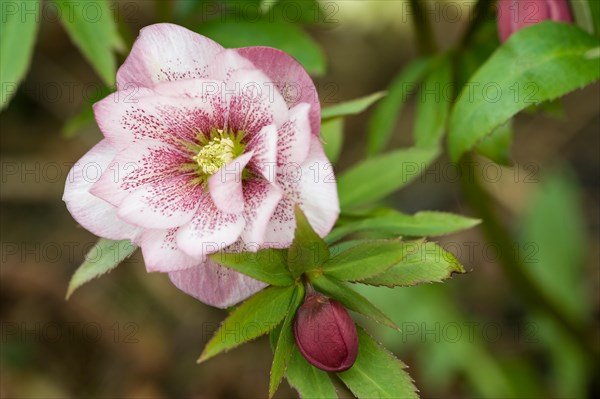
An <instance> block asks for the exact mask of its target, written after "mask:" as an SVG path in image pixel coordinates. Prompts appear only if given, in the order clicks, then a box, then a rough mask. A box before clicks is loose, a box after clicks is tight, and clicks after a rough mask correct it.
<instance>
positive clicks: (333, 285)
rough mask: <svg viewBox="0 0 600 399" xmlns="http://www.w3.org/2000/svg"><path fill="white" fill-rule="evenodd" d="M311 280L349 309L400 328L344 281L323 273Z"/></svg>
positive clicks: (386, 324) (318, 288)
mask: <svg viewBox="0 0 600 399" xmlns="http://www.w3.org/2000/svg"><path fill="white" fill-rule="evenodd" d="M310 281H311V283H312V284H313V285H314V287H315V288H316V289H317V291H321V292H322V293H323V294H325V295H327V296H329V297H331V298H333V299H336V300H338V301H339V302H340V303H341V304H342V305H344V306H345V307H347V308H348V309H350V310H353V311H355V312H357V313H360V314H362V315H365V316H367V317H368V318H370V319H373V320H375V321H376V322H378V323H380V324H383V325H385V326H388V327H391V328H394V329H396V330H399V328H398V326H397V325H396V324H395V323H394V322H393V321H392V320H391V319H390V318H389V317H388V316H387V315H386V314H385V313H383V312H382V311H381V310H379V309H378V308H376V307H375V305H373V304H372V303H371V302H369V301H368V300H367V299H366V298H365V297H363V296H362V295H360V294H359V293H358V292H356V291H354V290H352V289H351V288H350V287H348V286H347V285H345V284H343V283H342V282H340V281H337V280H335V279H333V278H329V277H326V276H323V275H319V276H313V277H312V278H311V280H310Z"/></svg>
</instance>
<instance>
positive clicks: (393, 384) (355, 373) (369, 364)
mask: <svg viewBox="0 0 600 399" xmlns="http://www.w3.org/2000/svg"><path fill="white" fill-rule="evenodd" d="M357 331H358V357H357V358H356V363H354V366H352V367H351V368H350V369H349V370H347V371H344V372H341V373H338V376H339V377H340V379H341V380H342V381H343V382H344V384H346V386H347V387H348V388H349V389H350V390H351V391H352V393H353V394H354V395H355V396H356V397H357V398H359V399H371V398H390V399H397V398H403V399H404V398H406V399H408V398H418V397H419V396H418V395H417V388H416V387H415V386H414V384H413V380H412V378H410V376H409V375H408V373H407V372H406V371H404V369H405V368H406V365H405V364H404V363H402V362H401V361H400V360H398V359H397V358H396V357H395V356H394V355H393V354H392V353H390V352H388V350H387V349H385V348H383V347H382V346H381V345H379V344H378V343H377V342H375V340H374V339H373V338H372V337H371V336H370V335H369V334H367V332H366V331H365V330H363V329H362V328H361V327H358V328H357Z"/></svg>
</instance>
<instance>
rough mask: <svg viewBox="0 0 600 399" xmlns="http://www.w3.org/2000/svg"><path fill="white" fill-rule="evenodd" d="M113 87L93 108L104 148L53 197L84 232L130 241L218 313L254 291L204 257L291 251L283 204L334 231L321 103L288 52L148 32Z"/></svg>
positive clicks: (255, 286)
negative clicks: (267, 249)
mask: <svg viewBox="0 0 600 399" xmlns="http://www.w3.org/2000/svg"><path fill="white" fill-rule="evenodd" d="M117 87H118V89H119V90H118V91H117V92H115V93H113V94H112V95H110V96H108V97H107V98H105V99H103V100H101V101H100V102H98V103H96V104H95V105H94V113H95V117H96V121H97V122H98V125H99V127H100V129H101V130H102V133H103V134H104V139H103V140H102V141H100V142H99V143H98V144H96V146H94V147H93V148H92V149H91V150H90V151H89V152H88V153H87V154H85V155H84V156H83V158H81V159H80V160H79V162H78V163H77V164H75V166H74V167H73V168H72V169H71V172H70V173H69V177H68V180H67V183H66V186H65V193H64V197H63V199H64V201H65V202H66V204H67V208H68V209H69V211H70V212H71V214H72V215H73V217H74V218H75V219H76V220H77V221H78V222H79V223H80V224H81V225H82V226H83V227H85V228H86V229H88V230H89V231H91V232H92V233H94V234H96V235H98V236H101V237H106V238H109V239H115V240H120V239H128V240H132V241H133V242H134V243H136V244H137V245H139V246H140V247H141V249H142V253H143V256H144V260H145V263H146V268H147V269H148V271H158V272H166V273H169V277H170V279H171V281H172V282H173V283H174V284H175V285H176V286H177V287H179V288H180V289H181V290H183V291H185V292H186V293H188V294H190V295H192V296H194V297H196V298H197V299H199V300H201V301H203V302H205V303H207V304H210V305H213V306H217V307H228V306H231V305H233V304H235V303H238V302H240V301H242V300H243V299H245V298H247V297H249V296H250V295H252V294H254V293H255V292H257V291H259V290H261V289H262V288H264V287H265V284H264V283H262V282H260V281H256V280H254V279H252V278H250V277H247V276H245V275H242V274H240V273H237V272H234V271H232V270H230V269H226V268H223V267H221V266H219V265H218V264H216V263H214V262H212V261H211V260H209V259H208V258H207V256H206V255H207V254H210V253H213V252H216V251H219V250H221V249H223V248H226V249H227V250H233V251H236V250H256V249H258V247H286V246H289V244H290V243H291V242H292V239H293V235H294V229H295V218H294V204H295V203H298V204H299V205H300V207H301V208H302V210H303V211H304V213H305V214H306V216H307V217H308V219H309V221H310V223H311V225H312V226H313V228H314V229H315V230H316V231H317V232H318V233H319V234H320V235H321V236H325V235H326V234H327V233H328V232H329V231H330V230H331V228H332V227H333V224H334V223H335V221H336V219H337V217H338V214H339V202H338V197H337V189H336V184H335V178H334V177H333V170H332V167H331V164H330V163H329V161H328V160H327V157H326V156H325V154H324V152H323V148H322V145H321V142H320V140H319V128H320V106H319V100H318V97H317V94H316V90H315V87H314V85H313V82H312V80H311V79H310V77H309V76H308V74H307V73H306V71H305V70H304V69H303V68H302V66H300V64H299V63H298V62H297V61H295V60H294V59H293V58H292V57H290V56H289V55H287V54H286V53H284V52H282V51H280V50H276V49H273V48H268V47H248V48H240V49H229V50H228V49H224V48H223V47H221V46H220V45H219V44H217V43H215V42H213V41H212V40H210V39H208V38H206V37H203V36H200V35H198V34H196V33H194V32H191V31H189V30H187V29H185V28H182V27H180V26H177V25H171V24H157V25H152V26H148V27H146V28H144V29H142V31H141V33H140V36H139V37H138V39H137V41H136V42H135V44H134V46H133V49H132V51H131V54H130V55H129V57H128V58H127V60H125V63H124V64H123V65H122V66H121V68H120V69H119V71H118V73H117ZM285 95H287V98H286V97H285Z"/></svg>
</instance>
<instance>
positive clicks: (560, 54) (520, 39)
mask: <svg viewBox="0 0 600 399" xmlns="http://www.w3.org/2000/svg"><path fill="white" fill-rule="evenodd" d="M599 43H600V42H599V41H598V39H597V38H595V37H592V36H590V35H589V34H588V33H586V32H585V31H583V30H581V29H580V28H578V27H577V26H573V25H567V24H561V23H557V22H551V21H546V22H542V23H539V24H535V25H532V26H529V27H527V28H525V29H522V30H520V31H518V32H516V33H514V34H513V35H512V36H511V37H510V38H509V39H508V41H507V42H506V43H504V45H502V46H501V47H500V48H498V50H496V52H494V54H493V55H492V56H491V57H490V58H489V59H488V61H487V62H485V63H484V64H483V65H482V66H481V67H480V68H479V70H478V71H477V72H475V74H474V75H473V76H472V77H471V79H470V80H469V82H467V84H466V85H465V87H464V88H463V90H462V92H461V94H460V95H459V97H458V99H457V101H456V104H455V106H454V109H453V110H452V114H451V116H450V124H449V133H448V147H449V153H450V158H451V159H452V160H453V161H457V160H458V159H459V158H460V156H461V155H462V154H463V153H465V152H466V151H469V150H471V149H473V148H474V147H475V146H476V145H477V143H478V142H479V141H480V140H481V139H482V138H483V137H485V136H487V135H488V134H490V133H491V132H492V131H493V130H494V129H495V128H497V127H498V126H500V125H501V124H503V123H505V122H506V121H507V120H508V119H510V118H511V117H512V116H513V115H515V114H516V113H517V112H519V111H521V110H523V109H525V108H527V107H528V106H530V105H532V104H534V103H540V102H543V101H547V100H552V99H555V98H557V97H560V96H563V95H565V94H567V93H569V92H571V91H573V90H576V89H579V88H582V87H583V86H585V85H587V84H589V83H591V82H594V81H596V80H597V79H598V78H599V77H600V58H589V57H586V54H587V53H588V52H589V51H590V50H593V49H594V48H597V47H598V46H599Z"/></svg>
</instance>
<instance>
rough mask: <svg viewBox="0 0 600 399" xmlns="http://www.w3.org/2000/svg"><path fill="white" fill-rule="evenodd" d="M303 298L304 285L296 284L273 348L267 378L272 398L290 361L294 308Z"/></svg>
mask: <svg viewBox="0 0 600 399" xmlns="http://www.w3.org/2000/svg"><path fill="white" fill-rule="evenodd" d="M303 300H304V285H302V284H298V285H297V286H296V290H295V291H294V296H293V298H292V301H291V302H290V307H289V309H288V311H287V314H286V316H285V319H284V321H283V325H282V326H281V328H280V329H279V334H278V336H277V341H276V342H275V345H274V347H275V350H274V354H273V364H272V366H271V378H270V379H269V398H272V397H273V395H274V394H275V392H276V391H277V388H278V387H279V384H280V383H281V379H282V378H283V374H284V372H285V370H286V368H287V366H288V363H289V361H290V357H291V356H292V352H293V350H294V345H295V344H294V332H293V329H292V325H293V322H294V317H295V315H296V310H297V309H298V307H299V306H300V305H301V304H302V301H303Z"/></svg>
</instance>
